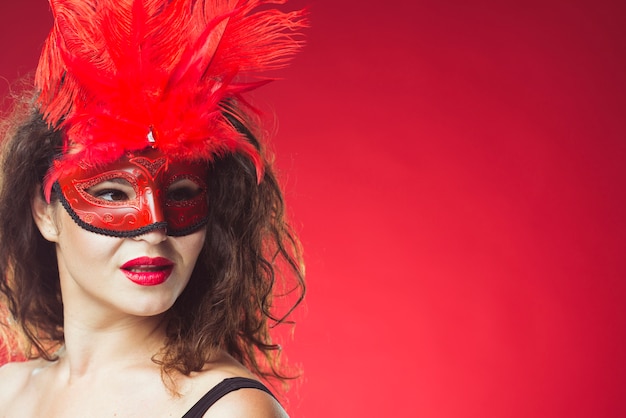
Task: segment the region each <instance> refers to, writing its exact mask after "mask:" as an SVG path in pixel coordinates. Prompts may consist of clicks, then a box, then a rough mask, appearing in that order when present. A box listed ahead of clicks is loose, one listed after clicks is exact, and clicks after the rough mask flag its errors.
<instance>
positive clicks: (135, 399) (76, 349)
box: [0, 193, 287, 418]
mask: <svg viewBox="0 0 626 418" xmlns="http://www.w3.org/2000/svg"><path fill="white" fill-rule="evenodd" d="M36 196H37V197H35V198H34V199H33V202H32V212H33V219H34V220H35V223H36V224H37V226H38V228H39V230H40V232H41V234H42V235H43V236H44V238H45V239H47V240H49V241H51V242H53V243H55V245H56V249H57V258H58V263H59V275H60V280H61V293H62V298H63V303H64V318H65V322H64V330H65V339H66V341H65V345H64V347H63V349H62V350H61V351H60V353H59V359H58V360H57V361H55V362H47V361H45V360H42V359H38V360H32V361H29V362H25V363H12V364H7V365H5V366H3V367H1V368H0V417H20V418H22V417H40V416H46V417H77V418H78V417H85V416H89V417H96V418H97V417H113V416H117V417H146V416H151V417H181V416H182V415H183V414H184V413H185V412H187V410H188V409H189V408H190V407H191V406H192V405H194V404H195V403H196V401H197V400H198V399H200V398H201V397H202V396H203V395H204V394H205V393H206V392H207V391H208V390H209V389H211V388H212V387H213V386H215V385H216V384H218V383H219V382H220V381H222V380H223V379H224V378H228V377H235V376H242V377H250V378H254V376H253V375H251V373H250V372H249V371H248V370H247V369H246V368H245V367H243V366H242V365H241V364H240V363H238V362H237V361H235V360H234V359H233V358H232V357H230V356H229V355H228V354H227V353H225V352H222V353H218V355H216V356H215V358H214V360H213V361H211V362H210V363H209V364H207V365H206V366H205V368H204V370H203V371H201V372H198V373H192V374H191V375H190V376H182V375H174V376H172V377H171V378H172V380H173V383H174V384H175V387H176V390H177V392H178V395H175V394H173V393H172V391H169V390H168V388H167V387H166V385H165V383H164V382H163V379H162V375H161V370H160V367H159V366H158V365H156V364H155V363H154V362H152V360H151V358H152V357H153V356H154V355H155V354H156V353H158V351H159V349H160V348H161V347H162V346H163V343H164V331H163V322H162V320H161V319H162V315H163V313H164V312H166V311H167V310H168V309H169V308H170V307H171V306H172V304H173V303H174V301H175V300H176V298H177V297H178V296H179V295H180V293H181V292H182V291H183V289H184V288H185V286H186V284H187V282H188V280H189V277H190V275H191V272H192V270H193V267H194V264H195V262H196V259H197V257H198V254H199V252H200V250H201V248H202V245H203V242H204V239H205V234H206V232H205V231H204V230H200V231H197V232H195V233H193V234H190V235H186V236H183V237H171V236H167V235H166V234H165V233H164V231H162V230H155V231H152V232H149V233H147V234H144V235H141V236H138V237H135V238H115V237H107V236H102V235H98V234H94V233H92V232H89V231H86V230H84V229H82V228H80V227H79V226H78V225H76V224H75V223H74V221H73V220H72V219H71V218H70V217H69V215H68V214H67V212H66V211H65V210H64V209H63V208H62V207H61V206H60V205H59V204H58V203H52V204H46V202H45V201H44V200H43V199H41V198H39V196H40V194H39V193H36ZM141 256H149V257H165V258H168V259H169V260H171V261H172V262H174V265H175V266H174V269H173V271H172V274H171V275H170V277H169V278H168V280H167V281H166V282H165V283H163V284H161V285H158V286H150V287H145V286H139V285H136V284H134V283H132V282H131V281H130V280H128V278H126V277H125V275H124V274H123V273H122V272H121V271H120V266H121V265H123V264H124V263H125V262H127V261H128V260H131V259H134V258H137V257H141ZM204 416H205V417H209V418H211V417H212V418H221V417H224V418H225V417H230V418H239V417H241V418H243V417H247V418H250V417H258V418H285V417H287V415H286V413H285V412H284V410H283V409H282V408H281V407H280V405H279V404H278V402H276V400H275V399H274V398H272V397H271V396H270V395H268V394H266V393H265V392H262V391H259V390H255V389H241V390H238V391H235V392H231V393H230V394H228V395H226V396H225V397H223V398H222V399H221V400H219V401H218V402H217V403H216V404H215V405H214V406H213V407H211V409H209V411H208V412H207V413H206V414H205V415H204Z"/></svg>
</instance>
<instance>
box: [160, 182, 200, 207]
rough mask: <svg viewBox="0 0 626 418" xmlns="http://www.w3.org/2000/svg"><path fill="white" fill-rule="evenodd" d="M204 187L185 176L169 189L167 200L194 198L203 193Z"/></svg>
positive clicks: (180, 200) (179, 200)
mask: <svg viewBox="0 0 626 418" xmlns="http://www.w3.org/2000/svg"><path fill="white" fill-rule="evenodd" d="M202 191H203V189H202V187H201V186H200V185H199V184H198V183H196V182H195V181H193V180H191V179H188V178H184V179H180V180H177V181H175V182H174V183H172V184H171V185H170V187H169V188H168V189H167V200H168V201H171V202H184V201H188V200H192V199H194V198H196V197H197V196H199V195H200V194H201V193H202Z"/></svg>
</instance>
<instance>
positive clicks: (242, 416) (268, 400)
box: [204, 389, 288, 418]
mask: <svg viewBox="0 0 626 418" xmlns="http://www.w3.org/2000/svg"><path fill="white" fill-rule="evenodd" d="M204 417H205V418H249V417H255V418H288V416H287V413H286V412H285V410H284V409H283V408H282V406H280V404H279V403H278V401H277V400H276V399H274V397H273V396H272V395H270V394H268V393H266V392H263V391H262V390H258V389H239V390H236V391H234V392H230V393H229V394H227V395H225V396H224V397H222V398H221V399H220V400H219V401H217V402H216V403H215V404H214V405H213V406H212V407H211V408H210V409H209V410H208V411H207V412H206V414H204Z"/></svg>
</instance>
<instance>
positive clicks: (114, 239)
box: [33, 161, 206, 320]
mask: <svg viewBox="0 0 626 418" xmlns="http://www.w3.org/2000/svg"><path fill="white" fill-rule="evenodd" d="M116 164H117V165H116V166H115V167H112V168H113V172H115V170H118V171H120V172H123V173H124V174H123V176H122V177H120V178H116V177H112V176H111V175H106V176H104V177H102V179H101V181H95V182H91V183H90V186H89V187H88V188H85V189H84V190H83V192H86V193H89V195H90V201H91V202H92V203H94V205H98V204H99V203H101V205H100V206H102V207H104V208H107V207H111V208H113V209H116V210H118V211H120V212H124V211H125V210H127V211H129V212H130V211H135V208H136V207H137V202H138V201H139V200H145V201H146V202H147V203H148V204H150V205H152V206H155V212H156V213H160V212H159V211H163V210H165V208H164V207H161V206H165V204H166V202H165V201H164V200H161V201H160V200H158V199H152V198H149V196H148V197H146V196H138V192H137V191H138V190H139V193H144V192H145V190H147V192H145V193H144V194H146V195H153V196H157V195H163V196H175V197H176V199H177V201H178V203H180V202H182V205H184V204H185V202H187V201H188V202H191V203H190V204H194V205H197V202H196V201H197V197H198V196H200V195H202V193H203V192H205V190H204V189H203V188H204V187H205V185H204V183H202V182H198V181H191V180H190V178H191V179H193V178H194V177H193V176H189V175H184V176H179V174H180V173H178V172H177V171H176V170H178V169H179V168H177V167H178V166H177V165H176V164H172V165H171V167H172V171H169V170H166V172H164V173H163V178H165V179H168V180H167V187H168V189H165V190H163V189H157V188H158V187H161V188H164V186H163V184H161V183H159V182H153V184H150V185H149V186H146V189H145V190H143V189H142V188H141V187H139V188H138V187H137V184H139V185H141V181H143V180H142V179H139V180H138V181H135V180H133V179H132V178H131V177H129V176H131V174H128V173H130V172H133V171H132V170H126V171H124V170H123V169H124V167H123V166H124V164H126V165H129V166H130V165H132V164H131V162H129V161H122V162H121V164H122V166H121V167H120V162H118V163H116ZM180 170H182V171H185V170H187V171H188V169H185V168H184V166H183V168H180ZM135 171H136V170H135ZM104 172H111V170H109V168H107V169H106V170H105V171H104ZM138 175H145V172H144V173H139V174H138ZM96 178H97V176H96ZM171 179H174V181H171ZM150 187H152V189H150ZM170 189H171V190H170ZM185 199H187V200H185ZM194 202H196V203H194ZM66 209H67V207H66ZM197 211H198V206H196V212H197ZM33 214H34V217H35V221H36V223H37V225H38V226H39V229H40V231H41V233H42V235H43V236H44V237H45V238H46V239H48V240H49V241H52V242H54V243H55V244H56V251H57V258H58V266H59V275H60V280H61V290H62V295H63V303H64V306H65V307H66V315H67V314H69V315H72V313H73V312H75V313H80V316H81V317H84V316H85V315H88V314H89V313H97V312H99V311H102V312H103V313H105V316H104V317H106V318H109V319H110V320H113V319H114V318H115V317H116V314H118V315H122V316H124V315H133V316H143V317H146V316H155V315H159V314H161V313H163V312H165V311H167V310H168V309H169V308H170V307H171V306H172V305H173V304H174V302H175V301H176V299H177V298H178V296H180V294H181V293H182V291H183V290H184V288H185V286H186V285H187V283H188V282H189V278H190V276H191V273H192V271H193V269H194V266H195V263H196V260H197V258H198V255H199V253H200V251H201V249H202V246H203V244H204V241H205V237H206V229H205V227H204V226H201V227H199V228H195V229H194V232H191V233H187V234H186V235H182V236H171V235H167V230H166V227H167V224H166V222H163V223H152V222H151V223H149V226H150V227H149V228H148V230H147V232H145V233H143V234H137V235H133V236H132V237H119V236H112V235H107V234H101V233H96V232H93V231H92V230H90V229H88V228H86V227H85V225H84V222H80V221H81V220H80V219H78V220H77V219H76V214H75V213H72V211H71V210H65V209H64V208H63V206H61V203H59V202H58V201H56V202H54V203H51V204H46V203H45V201H43V199H39V198H36V199H35V201H34V203H33ZM165 220H166V221H167V218H165ZM101 317H102V316H101Z"/></svg>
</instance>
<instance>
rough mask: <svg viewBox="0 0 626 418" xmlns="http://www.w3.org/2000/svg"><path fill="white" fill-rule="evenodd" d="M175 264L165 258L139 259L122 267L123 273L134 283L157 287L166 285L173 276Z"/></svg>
mask: <svg viewBox="0 0 626 418" xmlns="http://www.w3.org/2000/svg"><path fill="white" fill-rule="evenodd" d="M173 269H174V263H173V262H172V261H170V260H168V259H167V258H164V257H154V258H153V257H138V258H134V259H132V260H129V261H127V262H126V263H124V265H122V267H120V270H122V273H124V275H125V276H126V277H127V278H128V279H129V280H130V281H131V282H133V283H136V284H138V285H141V286H156V285H159V284H161V283H164V282H165V281H166V280H167V279H168V278H169V277H170V274H172V270H173Z"/></svg>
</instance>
